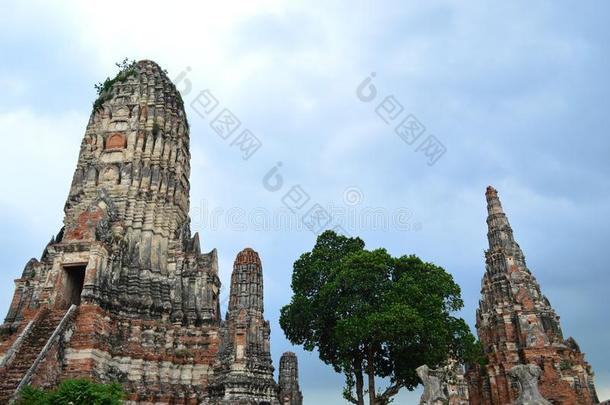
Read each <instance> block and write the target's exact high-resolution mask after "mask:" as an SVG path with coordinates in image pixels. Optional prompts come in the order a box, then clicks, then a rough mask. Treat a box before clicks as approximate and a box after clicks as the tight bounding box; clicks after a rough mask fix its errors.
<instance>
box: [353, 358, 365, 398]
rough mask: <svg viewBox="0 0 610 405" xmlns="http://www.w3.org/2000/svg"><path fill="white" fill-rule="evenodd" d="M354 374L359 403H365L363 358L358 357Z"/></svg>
mask: <svg viewBox="0 0 610 405" xmlns="http://www.w3.org/2000/svg"><path fill="white" fill-rule="evenodd" d="M354 374H356V396H357V398H358V405H364V392H363V390H364V377H363V376H362V359H361V358H358V359H356V361H355V364H354Z"/></svg>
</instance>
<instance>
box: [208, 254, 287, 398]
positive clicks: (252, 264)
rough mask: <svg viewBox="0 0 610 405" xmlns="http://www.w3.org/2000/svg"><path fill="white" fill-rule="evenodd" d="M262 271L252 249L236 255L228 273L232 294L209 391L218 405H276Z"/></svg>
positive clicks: (259, 261)
mask: <svg viewBox="0 0 610 405" xmlns="http://www.w3.org/2000/svg"><path fill="white" fill-rule="evenodd" d="M263 311H264V308H263V268H262V264H261V260H260V258H259V256H258V253H256V252H255V251H254V250H252V249H251V248H246V249H244V250H242V251H241V252H239V254H238V255H237V257H236V258H235V263H234V265H233V273H232V274H231V293H230V298H229V307H228V310H227V316H226V320H225V321H224V322H223V324H222V327H221V334H222V343H221V346H220V351H219V356H218V362H217V365H216V368H215V374H216V376H215V378H214V379H213V380H212V381H211V384H210V392H211V394H212V397H213V398H214V399H215V401H216V402H214V403H218V404H222V405H225V404H226V405H229V404H235V403H241V402H238V400H244V401H249V402H244V403H248V404H250V403H252V404H259V403H267V404H273V405H279V402H278V386H277V384H276V383H275V381H274V380H273V371H274V368H273V365H272V362H271V353H270V345H269V335H270V333H271V329H270V327H269V322H268V321H266V320H265V319H264V318H263Z"/></svg>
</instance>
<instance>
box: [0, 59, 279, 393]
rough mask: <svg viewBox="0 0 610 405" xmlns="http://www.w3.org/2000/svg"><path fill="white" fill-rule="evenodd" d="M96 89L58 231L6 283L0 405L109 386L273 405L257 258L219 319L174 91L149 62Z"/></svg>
mask: <svg viewBox="0 0 610 405" xmlns="http://www.w3.org/2000/svg"><path fill="white" fill-rule="evenodd" d="M99 91H100V92H99V97H98V99H97V100H96V101H95V103H94V106H93V111H92V113H91V117H90V119H89V122H88V124H87V128H86V131H85V135H84V139H83V141H82V144H81V148H80V153H79V156H78V161H77V165H76V170H75V173H74V177H73V179H72V184H71V187H70V191H69V194H68V198H67V200H66V204H65V209H64V220H63V227H62V228H61V230H60V231H59V232H58V234H57V235H56V236H54V237H53V238H51V240H50V242H49V243H48V245H47V246H46V247H45V249H44V251H43V254H42V256H41V258H40V259H31V260H30V261H29V262H28V263H27V264H26V266H25V268H24V270H23V273H22V275H21V277H20V278H19V279H17V280H16V281H15V284H16V288H15V293H14V296H13V300H12V303H11V306H10V309H9V311H8V314H7V316H6V319H5V323H4V324H3V325H2V326H0V403H2V404H4V403H8V402H9V401H11V400H14V399H15V398H16V396H17V395H18V392H19V389H20V388H22V387H23V386H24V385H27V384H34V385H37V386H42V387H54V386H56V385H57V384H58V383H59V381H61V380H63V379H66V378H75V377H78V378H89V379H92V380H94V381H98V382H112V381H118V382H119V383H121V384H122V385H123V386H124V387H125V390H126V391H127V393H128V402H127V403H128V404H129V405H135V404H147V405H148V404H153V403H154V404H159V405H161V404H170V403H171V404H182V405H185V404H203V405H214V404H217V403H218V400H219V399H218V395H216V393H217V391H214V390H213V389H212V387H213V386H214V387H220V388H221V389H222V390H223V392H225V393H228V394H229V395H230V397H231V400H230V401H229V402H224V403H231V404H236V403H247V404H251V403H252V400H253V398H254V399H261V400H260V401H258V402H256V404H257V405H260V404H261V403H264V402H267V403H269V404H277V403H278V402H277V401H278V396H277V395H278V393H277V385H276V384H275V382H274V381H273V366H272V364H271V355H270V350H269V334H270V328H269V323H268V322H267V321H265V320H264V319H263V285H262V282H263V279H262V267H261V264H260V259H259V257H258V254H256V252H254V251H253V250H251V249H246V250H244V251H243V252H242V253H240V255H238V258H237V260H236V264H235V269H234V274H233V277H232V286H231V303H230V305H229V312H228V314H227V317H228V318H227V320H226V321H222V319H221V314H220V306H219V294H220V287H221V285H220V279H219V276H218V272H219V269H218V257H217V253H216V250H215V249H214V250H212V251H210V252H209V253H201V247H200V244H201V242H200V240H199V235H198V234H195V235H191V230H190V218H189V192H190V184H189V176H190V152H189V126H188V122H187V119H186V114H185V111H184V107H183V103H182V99H181V97H180V94H179V92H178V91H177V90H176V88H175V86H174V85H173V84H172V82H171V81H170V80H169V79H168V77H167V75H166V73H165V72H164V71H163V70H162V69H161V68H160V67H159V66H158V65H157V64H156V63H154V62H152V61H148V60H144V61H140V62H137V63H135V62H134V63H131V64H124V65H123V66H122V67H121V71H120V73H119V74H118V75H117V76H116V77H115V78H113V79H108V80H106V81H105V82H104V83H103V84H102V85H100V87H99ZM213 384H215V385H213ZM221 399H222V398H221ZM231 401H232V402H231Z"/></svg>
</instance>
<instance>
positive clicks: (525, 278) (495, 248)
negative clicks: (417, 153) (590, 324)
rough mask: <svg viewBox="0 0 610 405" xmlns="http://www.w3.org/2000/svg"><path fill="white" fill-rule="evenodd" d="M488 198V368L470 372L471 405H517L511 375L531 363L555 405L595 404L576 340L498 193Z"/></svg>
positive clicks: (480, 327)
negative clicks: (566, 335) (564, 327)
mask: <svg viewBox="0 0 610 405" xmlns="http://www.w3.org/2000/svg"><path fill="white" fill-rule="evenodd" d="M485 197H486V199H487V226H488V232H487V238H488V240H489V250H487V251H486V252H485V260H486V272H485V274H484V276H483V282H482V286H481V300H480V302H479V309H478V311H477V320H476V327H477V333H478V335H479V339H480V341H481V344H482V346H483V351H484V354H485V356H486V358H487V364H486V365H485V366H481V367H478V368H475V369H473V370H472V371H471V372H469V380H470V387H469V391H470V404H471V405H504V404H507V403H512V402H513V401H515V400H516V399H517V396H518V392H517V391H516V390H515V389H514V387H513V385H512V382H511V378H510V376H509V375H508V374H507V371H508V370H510V369H511V368H512V367H514V366H516V365H519V364H530V363H534V364H538V365H539V366H540V367H541V368H542V369H543V370H544V372H543V375H542V379H541V383H540V391H541V392H542V394H543V395H544V397H545V398H547V399H549V400H552V401H553V403H557V404H575V405H576V404H578V405H591V404H594V403H596V400H597V397H596V394H595V387H594V385H593V373H592V371H591V367H590V366H589V365H588V364H587V363H586V361H585V359H584V355H583V354H582V353H581V352H580V351H579V350H578V349H577V347H578V346H577V345H576V344H575V343H572V342H573V341H570V340H568V341H564V339H563V333H562V331H561V326H560V324H559V316H557V314H556V313H555V311H554V310H553V308H552V307H551V304H550V302H549V300H548V299H547V298H546V297H545V296H544V295H542V292H541V290H540V285H539V284H538V282H537V281H536V278H535V277H534V276H533V275H532V274H531V272H530V270H529V269H528V268H527V266H526V264H525V258H524V256H523V252H522V251H521V248H520V247H519V245H518V244H517V242H515V239H514V237H513V230H512V228H511V227H510V224H509V222H508V218H507V217H506V215H505V214H504V211H503V209H502V204H501V203H500V199H499V198H498V192H497V191H496V189H494V188H493V187H491V186H489V187H487V191H486V193H485ZM569 381H571V382H572V383H569Z"/></svg>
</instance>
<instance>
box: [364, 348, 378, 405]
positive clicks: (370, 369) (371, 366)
mask: <svg viewBox="0 0 610 405" xmlns="http://www.w3.org/2000/svg"><path fill="white" fill-rule="evenodd" d="M366 368H367V374H368V378H369V405H375V402H376V401H375V397H376V395H375V352H374V351H373V345H369V347H368V348H367V359H366Z"/></svg>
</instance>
